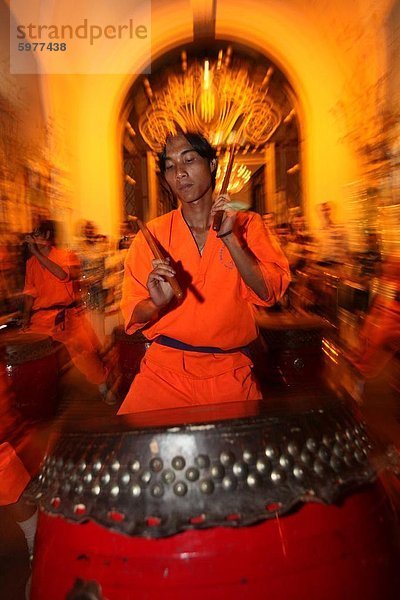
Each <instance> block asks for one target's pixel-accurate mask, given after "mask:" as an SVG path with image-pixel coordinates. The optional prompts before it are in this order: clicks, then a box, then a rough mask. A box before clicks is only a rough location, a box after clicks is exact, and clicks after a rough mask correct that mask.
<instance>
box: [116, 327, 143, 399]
mask: <svg viewBox="0 0 400 600" xmlns="http://www.w3.org/2000/svg"><path fill="white" fill-rule="evenodd" d="M113 337H114V343H115V346H116V350H117V377H118V381H119V385H118V393H119V395H120V396H121V397H125V396H126V394H127V393H128V391H129V388H130V386H131V383H132V381H133V380H134V378H135V376H136V375H137V374H138V373H139V370H140V362H141V360H142V358H143V356H144V355H145V353H146V350H147V348H148V347H149V346H150V342H149V341H148V340H147V338H145V337H144V335H143V334H142V333H141V332H140V331H138V332H136V333H133V334H132V335H128V334H127V333H125V331H124V328H123V327H122V326H121V327H117V328H116V329H115V330H114V332H113Z"/></svg>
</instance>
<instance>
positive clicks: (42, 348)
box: [0, 333, 59, 421]
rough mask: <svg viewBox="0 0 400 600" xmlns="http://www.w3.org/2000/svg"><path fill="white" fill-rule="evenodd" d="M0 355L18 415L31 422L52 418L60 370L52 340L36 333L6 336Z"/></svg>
mask: <svg viewBox="0 0 400 600" xmlns="http://www.w3.org/2000/svg"><path fill="white" fill-rule="evenodd" d="M0 353H1V356H2V360H3V361H4V363H5V364H6V372H7V376H8V378H9V382H10V388H11V392H12V395H13V398H14V402H15V407H16V408H17V410H18V411H19V413H20V414H21V415H22V416H23V417H24V418H26V419H29V420H34V421H35V420H42V419H49V418H51V417H53V416H54V415H55V413H56V410H57V403H58V373H59V368H58V360H57V356H56V351H55V347H54V345H53V341H52V338H51V337H49V336H47V335H41V334H37V333H17V334H9V333H5V334H2V335H1V336H0Z"/></svg>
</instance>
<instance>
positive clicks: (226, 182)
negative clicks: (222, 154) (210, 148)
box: [212, 144, 236, 231]
mask: <svg viewBox="0 0 400 600" xmlns="http://www.w3.org/2000/svg"><path fill="white" fill-rule="evenodd" d="M235 152H236V144H232V146H231V149H230V152H229V160H228V164H227V165H226V171H225V175H224V180H223V182H222V187H221V191H220V195H223V194H226V192H227V191H228V185H229V179H230V177H231V173H232V167H233V160H234V158H235ZM223 216H224V211H223V210H217V212H216V213H215V215H214V220H213V226H212V228H213V230H214V231H219V230H220V228H221V223H222V218H223Z"/></svg>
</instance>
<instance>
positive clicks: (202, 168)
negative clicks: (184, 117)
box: [164, 134, 216, 204]
mask: <svg viewBox="0 0 400 600" xmlns="http://www.w3.org/2000/svg"><path fill="white" fill-rule="evenodd" d="M215 169H216V162H215V161H212V163H211V165H210V163H209V161H208V159H207V158H203V157H202V156H200V154H198V153H197V152H196V150H194V149H193V147H192V146H191V145H190V144H189V142H188V141H187V139H186V138H185V136H184V135H182V134H180V135H177V136H174V137H171V138H169V139H168V141H167V146H166V159H165V173H164V175H165V179H166V181H167V183H168V185H169V186H170V188H171V190H172V191H173V192H174V194H175V195H176V196H178V198H179V199H180V200H181V201H182V202H183V203H186V204H191V203H192V202H196V201H198V200H201V199H202V198H204V197H205V196H206V194H208V193H210V195H211V194H212V185H211V172H212V171H214V170H215Z"/></svg>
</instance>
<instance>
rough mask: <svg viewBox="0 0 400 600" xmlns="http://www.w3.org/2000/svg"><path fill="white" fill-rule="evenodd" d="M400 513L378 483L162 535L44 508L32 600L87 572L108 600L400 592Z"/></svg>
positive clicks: (369, 598) (369, 597)
mask: <svg viewBox="0 0 400 600" xmlns="http://www.w3.org/2000/svg"><path fill="white" fill-rule="evenodd" d="M392 519H393V515H392V513H391V509H390V506H389V504H388V501H387V498H385V494H384V492H383V491H382V489H381V488H380V487H379V485H374V486H370V487H368V488H367V489H365V490H363V491H361V492H359V493H358V494H354V495H353V496H351V497H349V498H347V499H346V500H345V502H344V503H343V504H342V505H341V506H340V507H337V506H326V505H323V504H316V503H313V504H311V503H309V504H307V505H305V506H303V507H302V508H301V509H300V510H298V511H297V512H294V513H293V514H291V515H289V516H286V517H285V518H282V519H280V518H275V519H272V520H268V521H264V522H263V523H261V524H257V525H253V526H252V527H243V528H236V529H234V528H227V527H215V528H212V529H208V530H204V531H199V530H192V531H186V532H184V533H179V534H177V535H173V536H170V537H166V538H163V539H155V540H154V539H145V538H142V537H128V536H125V535H121V534H119V533H115V532H111V531H110V530H108V529H106V528H104V527H101V526H99V525H97V524H95V523H91V522H88V523H86V524H76V523H71V522H67V521H65V520H64V519H62V518H61V517H57V516H49V515H47V514H44V513H42V514H41V516H40V520H39V527H38V535H37V538H36V554H35V565H34V572H33V581H32V596H31V598H32V600H64V598H66V597H67V593H68V592H71V590H73V589H74V585H75V583H76V580H77V578H80V579H83V580H85V581H96V582H97V583H98V584H99V586H100V587H101V589H102V592H103V594H104V596H102V595H100V594H99V596H98V598H102V597H104V598H107V600H129V599H132V600H133V599H135V600H136V599H137V600H144V599H153V598H154V599H155V598H163V599H165V600H186V599H187V598H191V599H193V600H202V599H203V598H210V599H211V600H220V599H221V598H230V599H232V600H245V599H248V598H251V599H252V600H264V599H265V598H268V600H289V599H296V600H321V598H323V599H324V600H338V598H354V599H356V598H357V599H358V598H360V599H361V598H362V599H363V600H395V598H397V596H396V594H397V591H398V589H399V587H398V586H399V584H400V577H399V573H398V558H399V552H398V546H397V542H398V540H396V539H395V531H394V530H393V520H392ZM68 598H71V600H73V598H74V595H73V594H72V595H71V596H68Z"/></svg>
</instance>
